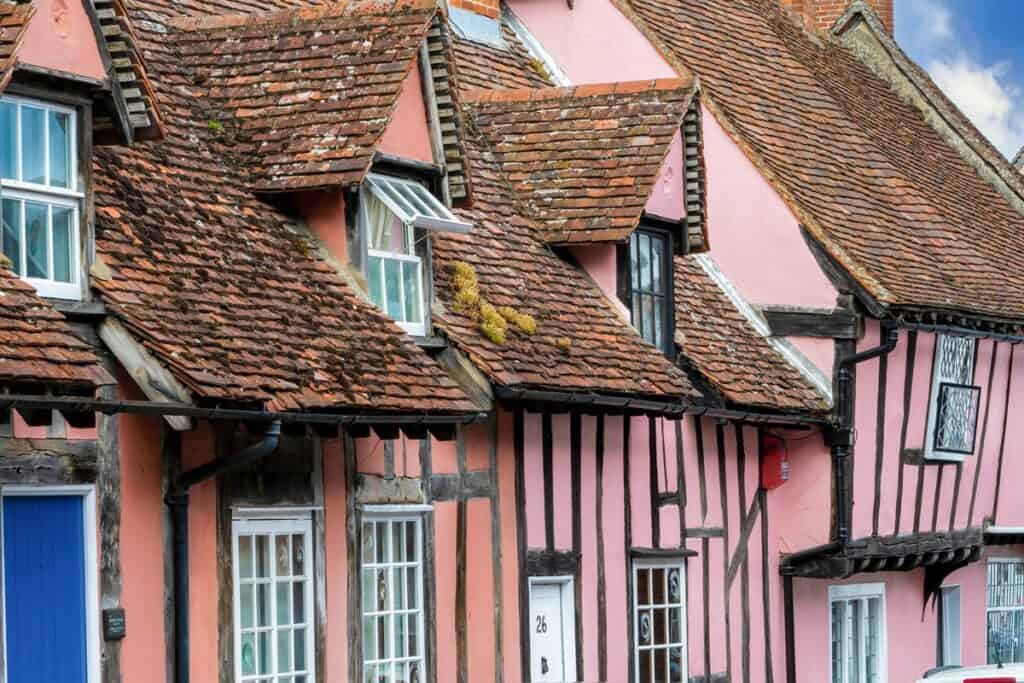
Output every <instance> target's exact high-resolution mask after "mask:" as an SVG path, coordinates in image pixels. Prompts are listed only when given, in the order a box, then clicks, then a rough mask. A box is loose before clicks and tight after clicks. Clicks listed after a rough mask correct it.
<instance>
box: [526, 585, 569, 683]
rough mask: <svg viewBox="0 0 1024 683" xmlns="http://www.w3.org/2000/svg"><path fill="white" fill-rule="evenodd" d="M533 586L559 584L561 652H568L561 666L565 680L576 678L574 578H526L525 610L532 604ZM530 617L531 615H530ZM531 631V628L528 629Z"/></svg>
mask: <svg viewBox="0 0 1024 683" xmlns="http://www.w3.org/2000/svg"><path fill="white" fill-rule="evenodd" d="M534 586H561V587H562V588H561V590H560V591H559V592H560V594H561V598H562V653H563V654H569V655H571V656H568V657H566V658H565V662H564V663H563V666H564V668H565V671H564V676H565V680H566V681H575V680H576V608H575V602H576V580H575V579H574V578H573V577H572V576H568V575H565V576H531V577H529V578H528V579H527V584H526V589H527V599H526V604H527V605H528V608H527V611H529V609H532V605H533V587H534ZM531 619H532V617H531ZM530 633H531V634H532V633H533V629H532V628H531V629H530ZM531 642H532V641H531Z"/></svg>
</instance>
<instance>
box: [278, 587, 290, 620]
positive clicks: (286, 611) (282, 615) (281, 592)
mask: <svg viewBox="0 0 1024 683" xmlns="http://www.w3.org/2000/svg"><path fill="white" fill-rule="evenodd" d="M275 592H276V593H277V625H278V626H287V625H288V624H290V623H291V616H292V606H291V602H290V600H291V595H292V591H291V586H289V585H288V584H287V583H278V584H277V588H276V591H275Z"/></svg>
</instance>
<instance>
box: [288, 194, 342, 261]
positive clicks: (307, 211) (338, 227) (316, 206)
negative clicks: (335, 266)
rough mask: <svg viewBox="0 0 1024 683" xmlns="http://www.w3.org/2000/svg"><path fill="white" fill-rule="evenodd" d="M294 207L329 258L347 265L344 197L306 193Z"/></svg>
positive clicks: (340, 195)
mask: <svg viewBox="0 0 1024 683" xmlns="http://www.w3.org/2000/svg"><path fill="white" fill-rule="evenodd" d="M296 206H297V207H298V208H299V211H300V212H301V213H302V217H303V218H304V219H305V220H306V223H308V224H309V227H310V229H312V230H313V233H314V234H315V235H316V236H317V237H318V238H320V241H321V242H323V244H324V246H325V247H326V248H327V251H329V252H330V254H331V256H333V257H334V258H336V259H338V261H340V262H341V263H348V240H347V237H346V233H345V195H344V194H342V193H341V192H308V193H306V194H303V195H302V196H301V197H300V198H299V199H298V200H297V201H296Z"/></svg>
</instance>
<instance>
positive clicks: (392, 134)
mask: <svg viewBox="0 0 1024 683" xmlns="http://www.w3.org/2000/svg"><path fill="white" fill-rule="evenodd" d="M378 149H379V150H380V151H381V152H384V153H385V154H392V155H394V156H397V157H403V158H405V159H414V160H416V161H425V162H427V163H433V162H434V155H433V152H432V151H431V148H430V129H429V128H428V127H427V107H426V105H425V104H424V102H423V81H422V80H421V79H420V70H419V68H417V66H416V63H415V62H413V64H412V68H410V69H409V74H408V75H407V76H406V77H405V83H404V84H403V85H402V92H401V94H400V95H399V96H398V106H397V107H396V109H395V113H394V114H393V115H392V117H391V122H390V123H389V124H388V127H387V129H386V130H385V131H384V135H383V137H382V138H381V140H380V144H379V145H378Z"/></svg>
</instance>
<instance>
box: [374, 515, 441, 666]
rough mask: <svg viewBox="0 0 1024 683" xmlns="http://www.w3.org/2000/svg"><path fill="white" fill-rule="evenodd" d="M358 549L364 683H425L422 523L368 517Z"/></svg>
mask: <svg viewBox="0 0 1024 683" xmlns="http://www.w3.org/2000/svg"><path fill="white" fill-rule="evenodd" d="M360 544H361V550H360V581H361V584H362V640H363V678H362V683H423V681H425V680H426V679H425V669H424V662H425V645H426V640H425V636H424V609H423V519H422V517H421V516H420V515H418V514H410V515H395V514H387V515H372V514H371V515H367V516H366V517H364V519H363V524H362V532H361V539H360Z"/></svg>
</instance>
